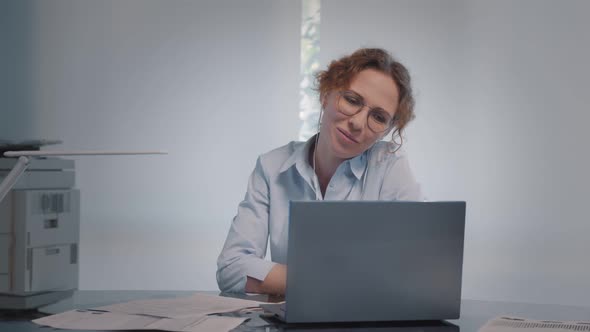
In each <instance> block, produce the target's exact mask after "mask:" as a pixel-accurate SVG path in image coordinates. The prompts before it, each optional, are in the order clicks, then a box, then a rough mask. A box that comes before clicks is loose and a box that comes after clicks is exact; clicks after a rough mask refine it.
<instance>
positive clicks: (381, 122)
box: [338, 90, 393, 133]
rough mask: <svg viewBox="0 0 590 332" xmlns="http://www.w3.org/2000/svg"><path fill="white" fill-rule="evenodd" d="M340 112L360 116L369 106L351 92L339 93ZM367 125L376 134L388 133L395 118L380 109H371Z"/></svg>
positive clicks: (359, 96) (356, 94) (360, 97)
mask: <svg viewBox="0 0 590 332" xmlns="http://www.w3.org/2000/svg"><path fill="white" fill-rule="evenodd" d="M339 94H340V96H339V97H338V111H339V112H340V113H342V114H344V115H347V116H353V115H355V114H358V113H359V112H360V111H362V109H363V108H364V107H365V106H367V104H365V101H364V99H363V97H362V96H361V95H359V94H358V93H356V92H354V91H351V90H344V91H339ZM367 125H368V127H369V129H371V130H372V131H373V132H375V133H382V132H384V131H387V130H388V129H390V128H391V126H392V125H393V118H392V117H391V115H389V113H387V112H386V111H385V110H384V109H382V108H380V107H374V108H369V113H368V114H367Z"/></svg>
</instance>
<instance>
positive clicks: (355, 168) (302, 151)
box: [279, 134, 370, 180]
mask: <svg viewBox="0 0 590 332" xmlns="http://www.w3.org/2000/svg"><path fill="white" fill-rule="evenodd" d="M316 136H317V134H315V135H313V136H312V137H311V138H310V139H308V140H307V142H305V144H302V145H299V146H298V147H297V148H296V149H295V151H294V152H293V154H291V156H289V158H287V160H286V161H285V162H284V163H283V165H282V166H281V168H280V170H279V171H280V172H281V173H282V172H284V171H286V170H288V169H289V168H291V166H293V165H296V167H297V170H298V171H299V173H300V174H302V175H303V174H305V173H307V172H306V170H307V169H311V166H309V163H308V159H307V158H308V156H309V149H311V147H312V145H313V144H314V143H315V139H316ZM369 150H370V149H369ZM367 153H368V150H367V151H365V152H363V153H361V154H360V155H358V156H356V157H354V158H351V159H349V160H347V161H345V162H347V163H348V164H349V166H350V170H351V171H352V174H354V176H355V177H356V178H357V179H359V180H360V179H361V177H362V176H363V174H364V173H365V169H366V168H367Z"/></svg>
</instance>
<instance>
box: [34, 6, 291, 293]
mask: <svg viewBox="0 0 590 332" xmlns="http://www.w3.org/2000/svg"><path fill="white" fill-rule="evenodd" d="M31 3H32V6H31V7H32V9H31V12H30V13H29V15H30V16H31V17H33V18H34V20H33V22H32V23H33V27H32V30H33V33H32V38H31V45H32V46H31V47H32V54H33V55H34V58H33V60H32V63H33V67H34V70H33V82H34V85H33V86H32V88H31V94H32V96H33V98H32V99H33V101H34V106H33V107H34V111H35V115H34V120H33V123H32V128H33V131H34V133H35V134H37V135H38V136H40V137H47V138H59V139H62V140H63V141H64V142H65V143H64V144H63V145H62V146H61V147H60V148H72V149H74V148H75V149H141V150H149V149H162V150H167V151H168V152H169V155H167V156H150V157H147V156H143V157H86V158H78V159H77V183H78V186H79V188H80V189H81V193H82V194H81V195H82V196H81V199H82V213H81V219H82V224H81V244H80V288H81V289H201V290H215V289H217V284H216V282H215V271H216V259H217V255H218V253H219V251H220V249H221V247H222V245H223V242H224V240H225V236H226V234H227V231H228V229H229V225H230V222H231V220H232V218H233V216H234V214H235V213H236V211H237V204H238V203H239V201H240V200H241V199H242V198H243V195H244V193H245V189H246V184H247V180H248V176H249V174H250V172H251V171H252V169H253V168H254V165H255V161H256V157H257V156H258V155H259V154H261V153H263V152H266V151H268V150H270V149H272V148H274V147H276V146H278V145H281V144H285V143H287V142H288V141H291V140H294V139H296V138H297V133H298V129H299V126H300V123H299V120H298V117H297V115H298V111H299V110H298V92H299V91H298V84H299V82H298V80H299V27H300V3H299V2H297V1H287V0H282V1H276V0H256V1H247V2H246V1H238V0H236V1H229V0H223V1H218V0H216V1H155V0H154V1H152V0H125V1H117V0H106V1H81V0H54V1H34V2H31ZM56 148H57V147H56Z"/></svg>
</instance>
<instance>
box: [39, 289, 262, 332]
mask: <svg viewBox="0 0 590 332" xmlns="http://www.w3.org/2000/svg"><path fill="white" fill-rule="evenodd" d="M260 303H261V302H258V301H250V300H241V299H234V298H228V297H221V296H215V295H207V294H195V295H193V296H189V297H181V298H172V299H153V300H139V301H131V302H126V303H118V304H113V305H108V306H102V307H97V308H92V309H86V310H72V311H67V312H64V313H61V314H57V315H52V316H47V317H43V318H40V319H36V320H33V322H34V323H36V324H39V325H43V326H50V327H53V328H60V329H76V330H163V331H183V332H184V331H187V332H201V331H229V330H231V329H234V328H236V327H237V326H238V325H240V324H242V323H243V322H244V321H245V320H246V318H241V317H224V316H211V315H210V314H214V313H227V312H234V311H238V310H243V309H246V308H254V307H258V306H259V304H260Z"/></svg>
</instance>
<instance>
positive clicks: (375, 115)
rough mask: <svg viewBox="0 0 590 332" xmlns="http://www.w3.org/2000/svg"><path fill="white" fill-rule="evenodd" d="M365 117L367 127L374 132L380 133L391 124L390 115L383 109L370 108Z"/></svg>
mask: <svg viewBox="0 0 590 332" xmlns="http://www.w3.org/2000/svg"><path fill="white" fill-rule="evenodd" d="M368 116H369V118H368V119H367V122H368V125H369V129H371V130H372V131H374V132H377V133H381V132H384V131H386V130H387V129H389V126H390V125H391V117H390V116H389V114H387V113H386V112H384V111H378V110H371V111H370V112H369V115H368Z"/></svg>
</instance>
